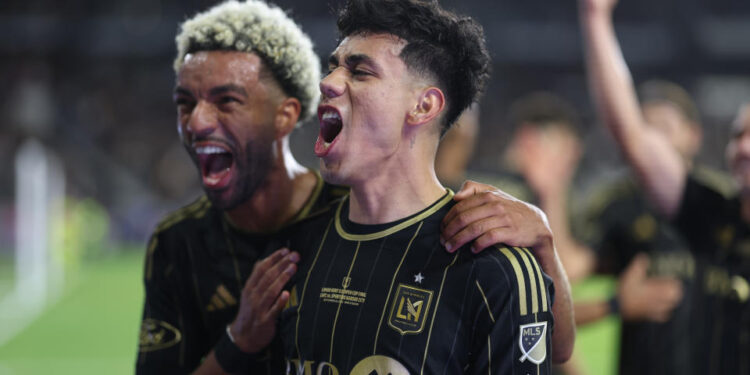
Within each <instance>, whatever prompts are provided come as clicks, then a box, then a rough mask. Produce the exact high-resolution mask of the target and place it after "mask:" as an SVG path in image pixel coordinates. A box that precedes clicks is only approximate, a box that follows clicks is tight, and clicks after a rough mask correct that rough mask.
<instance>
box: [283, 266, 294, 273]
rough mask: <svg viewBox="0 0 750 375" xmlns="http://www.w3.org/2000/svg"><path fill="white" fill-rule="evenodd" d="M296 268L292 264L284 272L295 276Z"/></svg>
mask: <svg viewBox="0 0 750 375" xmlns="http://www.w3.org/2000/svg"><path fill="white" fill-rule="evenodd" d="M295 268H296V267H295V266H294V265H293V264H290V265H288V266H287V267H286V270H284V272H286V273H288V274H290V275H292V274H294V269H295Z"/></svg>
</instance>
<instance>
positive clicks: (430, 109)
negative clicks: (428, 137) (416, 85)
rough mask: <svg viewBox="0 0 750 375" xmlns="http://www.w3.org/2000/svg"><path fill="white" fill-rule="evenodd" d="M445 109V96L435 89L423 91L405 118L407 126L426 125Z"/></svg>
mask: <svg viewBox="0 0 750 375" xmlns="http://www.w3.org/2000/svg"><path fill="white" fill-rule="evenodd" d="M444 108H445V96H444V95H443V92H442V91H441V90H440V89H439V88H437V87H428V88H426V89H424V90H423V91H422V92H421V94H420V95H419V98H418V99H417V104H416V106H415V107H414V108H413V109H412V110H411V112H409V113H408V115H407V116H406V123H407V124H409V125H422V124H426V123H428V122H430V121H432V120H434V119H435V118H437V117H438V116H440V114H441V113H442V112H443V109H444Z"/></svg>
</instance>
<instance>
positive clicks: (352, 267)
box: [328, 241, 362, 363]
mask: <svg viewBox="0 0 750 375" xmlns="http://www.w3.org/2000/svg"><path fill="white" fill-rule="evenodd" d="M361 244H362V242H359V241H358V242H357V249H356V250H354V257H352V262H351V263H350V264H349V271H348V272H347V273H346V278H347V279H349V278H350V276H351V275H352V269H354V262H356V261H357V255H358V254H359V246H360V245H361ZM344 289H346V288H344ZM342 303H344V300H343V299H342V300H340V301H339V307H338V308H337V309H336V317H335V318H333V327H332V328H331V350H330V352H329V353H328V362H329V363H330V362H331V361H333V339H334V337H336V324H338V322H339V313H341V304H342Z"/></svg>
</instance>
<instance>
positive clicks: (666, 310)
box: [617, 254, 682, 323]
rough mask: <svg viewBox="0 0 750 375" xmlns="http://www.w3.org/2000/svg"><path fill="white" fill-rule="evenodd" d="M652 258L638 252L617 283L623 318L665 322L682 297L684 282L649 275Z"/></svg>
mask: <svg viewBox="0 0 750 375" xmlns="http://www.w3.org/2000/svg"><path fill="white" fill-rule="evenodd" d="M648 266H649V259H648V257H647V256H646V255H645V254H638V255H636V256H635V258H633V260H632V261H631V262H630V264H629V265H628V268H626V269H625V271H623V273H622V275H621V276H620V280H619V285H618V288H617V289H618V292H617V294H618V298H619V300H620V315H621V316H622V319H623V320H626V321H631V320H649V321H654V322H661V323H663V322H666V321H667V320H668V319H669V317H670V316H671V315H672V310H674V308H675V306H677V304H678V303H679V302H680V300H682V283H681V282H680V280H677V279H674V278H668V277H648V276H647V275H646V272H647V270H648Z"/></svg>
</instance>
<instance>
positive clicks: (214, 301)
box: [206, 284, 237, 312]
mask: <svg viewBox="0 0 750 375" xmlns="http://www.w3.org/2000/svg"><path fill="white" fill-rule="evenodd" d="M236 304H237V300H236V299H234V297H232V293H229V291H228V290H227V288H226V287H225V286H224V285H223V284H222V285H219V287H218V288H216V291H215V292H214V295H213V296H211V301H210V302H209V303H208V305H207V306H206V311H209V312H211V311H216V310H221V309H225V308H227V307H229V306H234V305H236Z"/></svg>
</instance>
